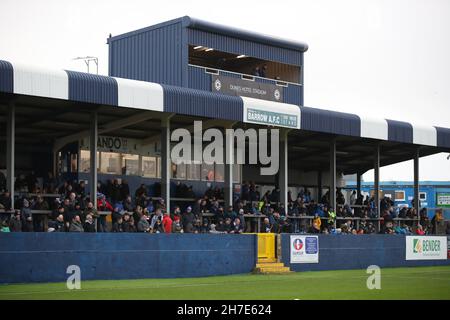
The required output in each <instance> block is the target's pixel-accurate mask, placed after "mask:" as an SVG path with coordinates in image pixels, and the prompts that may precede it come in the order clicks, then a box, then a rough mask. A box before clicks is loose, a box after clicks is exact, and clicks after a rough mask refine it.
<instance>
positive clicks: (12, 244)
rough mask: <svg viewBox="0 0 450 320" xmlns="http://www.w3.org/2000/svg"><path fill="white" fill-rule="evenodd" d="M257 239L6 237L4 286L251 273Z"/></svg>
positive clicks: (1, 260) (1, 259) (0, 279)
mask: <svg viewBox="0 0 450 320" xmlns="http://www.w3.org/2000/svg"><path fill="white" fill-rule="evenodd" d="M256 257H257V247H256V236H255V235H209V234H170V235H168V234H125V233H124V234H117V233H116V234H107V233H98V234H88V233H85V234H78V233H0V265H1V268H0V283H14V282H56V281H66V280H67V277H68V275H67V274H66V270H67V267H68V266H69V265H78V266H80V268H81V279H82V280H83V279H84V280H93V279H132V278H135V279H138V278H175V277H177V278H178V277H200V276H213V275H225V274H237V273H248V272H251V271H252V269H253V268H254V267H255V264H256Z"/></svg>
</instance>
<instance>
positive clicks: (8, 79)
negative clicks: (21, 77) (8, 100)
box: [0, 60, 14, 93]
mask: <svg viewBox="0 0 450 320" xmlns="http://www.w3.org/2000/svg"><path fill="white" fill-rule="evenodd" d="M13 90H14V71H13V66H12V64H11V63H9V62H8V61H3V60H0V91H1V92H8V93H13Z"/></svg>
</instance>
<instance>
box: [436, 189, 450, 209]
mask: <svg viewBox="0 0 450 320" xmlns="http://www.w3.org/2000/svg"><path fill="white" fill-rule="evenodd" d="M436 198H437V199H436V204H437V206H438V207H442V208H450V192H438V193H436Z"/></svg>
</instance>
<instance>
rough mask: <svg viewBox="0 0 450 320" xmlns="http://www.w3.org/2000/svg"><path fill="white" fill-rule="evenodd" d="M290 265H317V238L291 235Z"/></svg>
mask: <svg viewBox="0 0 450 320" xmlns="http://www.w3.org/2000/svg"><path fill="white" fill-rule="evenodd" d="M291 263H319V237H318V236H299V235H291Z"/></svg>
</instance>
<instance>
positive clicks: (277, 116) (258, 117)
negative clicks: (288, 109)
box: [247, 108, 298, 128]
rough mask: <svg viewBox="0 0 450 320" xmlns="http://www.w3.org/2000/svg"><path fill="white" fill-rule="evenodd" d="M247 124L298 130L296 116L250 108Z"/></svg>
mask: <svg viewBox="0 0 450 320" xmlns="http://www.w3.org/2000/svg"><path fill="white" fill-rule="evenodd" d="M247 122H253V123H261V124H267V125H272V126H279V127H288V128H297V124H298V118H297V116H296V115H291V114H284V113H281V112H272V111H265V110H257V109H253V108H248V109H247Z"/></svg>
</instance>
